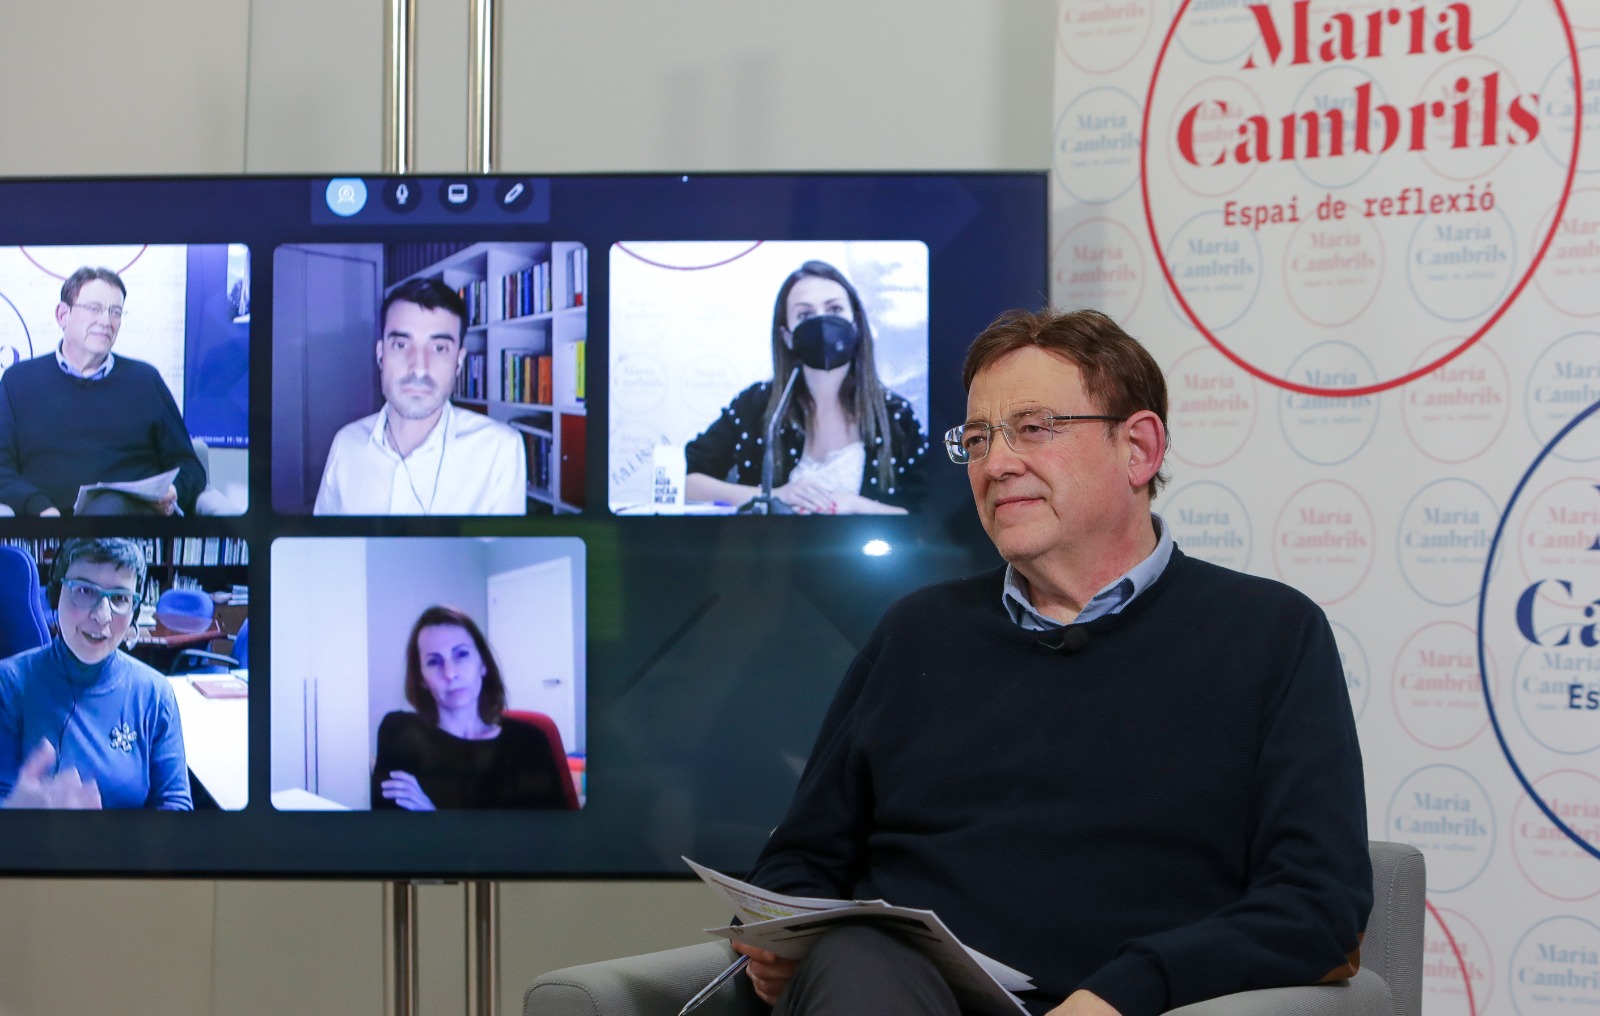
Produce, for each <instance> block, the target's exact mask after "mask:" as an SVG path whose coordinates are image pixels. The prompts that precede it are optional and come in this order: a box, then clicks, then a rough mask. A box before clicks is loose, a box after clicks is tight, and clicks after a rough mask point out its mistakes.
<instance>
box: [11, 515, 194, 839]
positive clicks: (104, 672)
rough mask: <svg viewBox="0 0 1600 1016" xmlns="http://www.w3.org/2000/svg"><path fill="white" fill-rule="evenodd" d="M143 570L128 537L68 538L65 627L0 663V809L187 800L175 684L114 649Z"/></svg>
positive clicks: (57, 575) (54, 588)
mask: <svg viewBox="0 0 1600 1016" xmlns="http://www.w3.org/2000/svg"><path fill="white" fill-rule="evenodd" d="M144 577H145V560H144V552H143V551H141V550H140V549H139V545H138V544H137V543H135V542H134V541H132V540H124V539H73V540H68V541H67V542H66V543H65V544H64V545H63V546H62V547H61V550H60V551H59V552H58V553H57V554H56V558H55V561H54V563H53V564H52V565H51V567H50V590H49V595H50V597H51V601H52V604H53V605H54V606H55V608H56V611H57V616H58V627H59V630H60V633H59V634H58V635H57V636H56V638H55V639H54V640H53V641H51V642H49V643H48V644H46V645H43V646H40V647H39V648H38V649H30V650H28V651H27V652H23V653H18V654H17V655H15V656H12V657H10V658H8V659H5V660H0V807H6V808H159V809H163V810H167V811H187V810H189V809H190V808H192V807H193V803H192V798H191V797H190V793H189V770H188V766H187V764H186V759H185V755H184V750H183V728H182V725H181V723H180V722H179V719H178V700H177V697H176V696H175V695H174V694H173V691H172V686H171V685H170V684H169V683H168V682H167V679H166V678H164V677H162V676H161V675H160V674H159V673H157V672H156V671H155V670H153V669H152V668H150V667H148V666H146V665H145V664H143V663H140V662H139V661H138V660H135V659H134V658H133V657H132V656H129V655H128V654H127V653H125V652H121V651H119V649H120V647H121V645H122V644H123V643H124V642H125V641H126V640H127V638H128V637H129V632H130V630H131V628H132V625H133V620H134V616H135V614H136V613H137V612H138V610H139V601H140V599H141V596H140V592H139V591H140V590H141V589H142V588H143V587H144Z"/></svg>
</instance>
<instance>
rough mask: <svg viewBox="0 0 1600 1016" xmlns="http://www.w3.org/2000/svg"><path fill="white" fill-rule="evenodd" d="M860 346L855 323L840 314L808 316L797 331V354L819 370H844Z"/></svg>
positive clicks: (804, 362)
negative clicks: (837, 368)
mask: <svg viewBox="0 0 1600 1016" xmlns="http://www.w3.org/2000/svg"><path fill="white" fill-rule="evenodd" d="M860 344H861V331H860V329H858V328H857V327H856V323H855V322H854V321H847V320H845V319H844V318H842V317H840V316H839V315H837V314H819V315H817V316H816V317H808V318H806V319H805V320H804V321H802V322H800V323H799V324H798V325H796V326H795V329H794V355H795V356H798V357H799V358H800V362H801V363H803V364H805V365H806V366H807V367H813V368H815V369H817V370H832V369H833V368H835V367H843V366H844V365H845V364H847V363H849V362H850V361H851V360H852V359H853V358H854V357H855V355H856V347H857V346H859V345H860Z"/></svg>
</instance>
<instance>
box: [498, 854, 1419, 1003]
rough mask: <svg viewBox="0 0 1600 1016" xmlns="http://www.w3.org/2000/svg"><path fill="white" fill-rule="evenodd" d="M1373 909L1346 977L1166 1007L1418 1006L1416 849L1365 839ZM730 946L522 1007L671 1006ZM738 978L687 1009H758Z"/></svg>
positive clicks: (683, 952)
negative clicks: (1357, 961) (1355, 967)
mask: <svg viewBox="0 0 1600 1016" xmlns="http://www.w3.org/2000/svg"><path fill="white" fill-rule="evenodd" d="M1370 849H1371V852H1372V888H1373V904H1372V917H1371V918H1370V919H1369V920H1368V921H1367V935H1366V938H1365V940H1363V942H1362V943H1361V972H1360V973H1358V974H1357V975H1356V976H1355V977H1352V978H1351V979H1350V980H1348V981H1343V982H1340V983H1337V984H1323V985H1316V986H1314V987H1305V988H1270V989H1267V990H1265V991H1248V992H1243V993H1241V994H1238V995H1226V996H1224V997H1222V998H1214V999H1211V1000H1209V1001H1206V1002H1197V1003H1195V1004H1194V1005H1186V1006H1184V1007H1183V1008H1181V1009H1174V1010H1172V1013H1173V1014H1174V1016H1420V1014H1421V1012H1422V924H1423V892H1424V890H1425V889H1426V884H1425V880H1424V877H1423V862H1422V853H1421V851H1419V850H1417V849H1416V848H1415V847H1412V846H1409V845H1407V844H1404V843H1382V842H1377V841H1374V842H1373V843H1372V844H1371V845H1370ZM732 956H733V952H732V950H731V949H729V948H728V946H727V944H726V943H724V942H707V943H704V944H702V945H691V946H686V947H685V948H682V949H668V950H666V951H665V952H656V953H649V954H647V955H644V956H629V957H626V958H623V959H615V960H606V961H605V962H602V963H589V964H585V965H584V966H581V967H568V968H566V969H565V970H555V971H552V972H550V973H548V974H545V975H544V976H543V977H540V978H539V979H538V980H536V981H534V982H533V984H532V985H530V986H529V987H528V990H527V991H526V992H525V993H524V994H523V997H522V1013H523V1016H675V1014H676V1013H677V1011H678V1010H679V1009H680V1008H682V1006H683V1003H684V1002H686V1001H688V1000H689V998H690V996H692V995H693V994H694V993H695V992H697V991H699V990H700V989H701V988H703V987H704V986H705V985H706V982H708V981H710V980H711V978H713V977H715V976H716V975H717V973H718V972H720V971H721V970H722V968H723V967H725V966H727V965H728V962H729V960H730V959H731V958H732ZM766 1011H767V1008H766V1006H764V1005H762V1004H761V1003H760V1002H759V1001H758V1000H756V998H755V996H754V994H753V993H751V992H750V991H749V990H748V989H747V988H744V987H742V986H741V987H740V988H739V989H738V990H736V989H735V986H733V985H727V986H724V987H723V988H721V989H720V990H719V991H718V992H717V993H716V994H715V995H713V996H712V997H711V998H710V999H709V1000H708V1001H707V1002H706V1003H705V1005H703V1006H701V1007H700V1008H699V1009H698V1010H696V1013H697V1014H699V1013H703V1014H705V1016H762V1014H764V1013H765V1012H766Z"/></svg>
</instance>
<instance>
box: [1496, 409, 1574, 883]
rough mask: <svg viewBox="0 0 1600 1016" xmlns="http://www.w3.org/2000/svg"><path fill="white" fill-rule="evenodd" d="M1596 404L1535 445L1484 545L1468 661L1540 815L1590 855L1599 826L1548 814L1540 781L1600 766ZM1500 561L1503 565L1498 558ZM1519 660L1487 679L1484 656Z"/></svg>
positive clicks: (1555, 810) (1551, 809) (1556, 810)
mask: <svg viewBox="0 0 1600 1016" xmlns="http://www.w3.org/2000/svg"><path fill="white" fill-rule="evenodd" d="M1597 410H1600V402H1596V403H1594V404H1592V405H1590V406H1589V407H1588V408H1587V409H1585V410H1584V411H1583V412H1581V413H1579V414H1578V415H1576V416H1575V417H1573V418H1572V420H1571V421H1570V422H1569V423H1568V424H1567V425H1566V426H1565V427H1563V428H1562V429H1561V430H1560V431H1559V432H1558V433H1557V434H1556V435H1555V437H1554V438H1552V439H1551V441H1550V443H1549V444H1547V445H1545V447H1544V448H1543V449H1541V450H1540V452H1539V454H1538V456H1537V457H1535V458H1534V460H1533V462H1532V464H1531V465H1529V467H1528V469H1527V472H1526V473H1524V474H1523V476H1522V478H1521V479H1520V480H1519V481H1518V483H1517V486H1516V489H1515V490H1514V491H1513V492H1512V495H1511V499H1510V501H1509V502H1508V503H1507V505H1506V509H1505V512H1504V514H1503V515H1502V516H1501V518H1500V522H1499V525H1498V526H1497V527H1496V529H1495V534H1494V539H1493V540H1492V542H1491V543H1490V546H1489V554H1488V560H1487V562H1486V564H1485V566H1484V572H1483V578H1482V582H1481V585H1480V590H1481V592H1480V595H1479V598H1478V624H1477V629H1478V633H1477V651H1478V653H1477V655H1478V667H1479V672H1480V676H1481V677H1482V688H1483V695H1484V700H1485V704H1486V705H1487V707H1488V711H1489V720H1490V723H1491V725H1492V726H1493V729H1494V733H1495V737H1496V739H1497V740H1498V741H1499V744H1500V748H1501V751H1502V752H1503V753H1504V755H1505V758H1506V761H1507V762H1508V763H1509V764H1510V766H1511V769H1512V772H1513V773H1514V774H1515V776H1516V778H1517V780H1518V782H1519V783H1521V784H1522V788H1523V790H1525V791H1526V792H1527V794H1528V796H1529V798H1530V799H1531V800H1532V801H1533V802H1534V803H1535V804H1537V806H1538V808H1539V810H1540V811H1541V812H1543V814H1544V817H1545V818H1546V819H1548V820H1549V821H1550V823H1551V824H1552V825H1553V826H1554V827H1555V828H1556V829H1558V830H1560V832H1561V834H1562V835H1564V836H1566V837H1567V838H1568V839H1570V840H1571V841H1572V842H1573V843H1574V844H1576V845H1577V846H1578V847H1579V848H1580V849H1582V850H1583V851H1584V852H1586V853H1587V854H1589V855H1590V856H1591V857H1592V858H1594V859H1595V860H1600V831H1597V829H1596V827H1595V825H1594V823H1575V822H1573V821H1572V817H1573V816H1572V813H1571V812H1570V809H1564V808H1561V807H1558V806H1557V804H1558V803H1559V802H1553V801H1552V799H1551V795H1550V793H1549V792H1548V788H1547V787H1546V788H1543V789H1541V786H1540V782H1539V777H1540V774H1545V773H1549V772H1551V771H1553V770H1562V769H1572V768H1578V769H1586V770H1589V771H1593V770H1594V769H1595V768H1597V767H1600V468H1597V467H1596V466H1595V465H1594V464H1593V463H1592V462H1591V461H1590V460H1592V459H1595V458H1596V457H1600V413H1597ZM1502 558H1503V559H1504V560H1503V561H1502V560H1501V559H1502ZM1494 658H1499V659H1502V660H1516V661H1518V663H1517V666H1516V671H1515V676H1514V679H1513V680H1511V681H1506V682H1501V683H1500V684H1499V685H1496V684H1495V683H1494V682H1493V681H1491V680H1490V670H1491V668H1492V666H1493V664H1492V662H1491V661H1492V660H1493V659H1494Z"/></svg>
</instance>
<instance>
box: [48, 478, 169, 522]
mask: <svg viewBox="0 0 1600 1016" xmlns="http://www.w3.org/2000/svg"><path fill="white" fill-rule="evenodd" d="M177 478H178V471H177V470H176V469H169V470H167V471H166V472H164V473H157V474H156V475H154V476H150V477H146V478H145V479H143V480H116V481H112V482H107V483H86V484H84V485H83V486H81V487H79V488H78V500H77V501H75V502H73V505H72V511H73V513H74V514H76V513H78V512H81V511H83V508H84V506H85V505H86V504H88V503H89V495H91V494H93V493H94V492H95V491H97V490H115V491H119V492H120V493H123V494H126V495H128V496H129V497H136V498H138V499H139V500H141V501H149V502H150V503H151V504H155V503H156V502H157V501H159V500H161V499H162V498H164V497H166V496H167V488H168V487H171V486H172V481H174V480H176V479H177ZM180 513H181V509H180Z"/></svg>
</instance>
